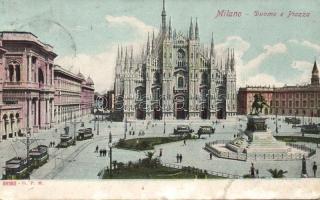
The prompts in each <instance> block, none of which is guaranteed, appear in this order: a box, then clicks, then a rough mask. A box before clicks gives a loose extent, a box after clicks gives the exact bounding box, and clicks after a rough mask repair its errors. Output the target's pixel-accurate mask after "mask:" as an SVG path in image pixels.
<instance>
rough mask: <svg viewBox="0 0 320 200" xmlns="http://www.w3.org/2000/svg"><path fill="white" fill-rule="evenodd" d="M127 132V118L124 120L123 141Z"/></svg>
mask: <svg viewBox="0 0 320 200" xmlns="http://www.w3.org/2000/svg"><path fill="white" fill-rule="evenodd" d="M127 130H128V120H127V117H126V118H125V120H124V139H126V138H127Z"/></svg>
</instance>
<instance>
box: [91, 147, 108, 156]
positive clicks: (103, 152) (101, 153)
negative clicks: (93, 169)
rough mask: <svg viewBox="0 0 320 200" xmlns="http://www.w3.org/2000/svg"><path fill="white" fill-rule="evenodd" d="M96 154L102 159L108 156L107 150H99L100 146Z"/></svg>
mask: <svg viewBox="0 0 320 200" xmlns="http://www.w3.org/2000/svg"><path fill="white" fill-rule="evenodd" d="M94 152H95V153H98V152H99V155H100V157H105V156H107V150H106V149H100V150H99V146H98V145H97V146H96V150H95V151H94Z"/></svg>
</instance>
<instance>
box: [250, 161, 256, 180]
mask: <svg viewBox="0 0 320 200" xmlns="http://www.w3.org/2000/svg"><path fill="white" fill-rule="evenodd" d="M254 173H255V169H254V166H253V163H251V167H250V175H251V178H254V177H255V175H254Z"/></svg>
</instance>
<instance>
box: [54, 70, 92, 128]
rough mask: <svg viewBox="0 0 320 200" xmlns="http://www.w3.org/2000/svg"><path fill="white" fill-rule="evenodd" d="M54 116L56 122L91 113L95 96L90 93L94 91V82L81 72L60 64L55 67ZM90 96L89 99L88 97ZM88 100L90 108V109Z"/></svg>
mask: <svg viewBox="0 0 320 200" xmlns="http://www.w3.org/2000/svg"><path fill="white" fill-rule="evenodd" d="M54 82H55V85H54V86H55V95H54V98H55V99H54V103H55V109H54V118H55V122H56V123H60V122H64V121H67V120H71V119H75V118H78V117H82V116H84V115H86V114H88V113H90V109H91V107H92V105H91V104H92V103H93V98H92V97H91V96H90V95H88V94H87V93H88V90H89V93H93V91H94V89H93V84H92V82H91V81H90V79H89V78H88V79H87V80H86V79H85V77H84V76H83V74H81V73H80V72H79V73H78V74H74V73H72V72H70V71H68V70H66V69H64V68H62V67H60V66H58V65H55V68H54ZM87 98H88V99H87ZM88 102H90V105H91V106H90V108H89V110H88Z"/></svg>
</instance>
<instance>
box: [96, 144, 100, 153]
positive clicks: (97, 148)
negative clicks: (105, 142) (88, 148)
mask: <svg viewBox="0 0 320 200" xmlns="http://www.w3.org/2000/svg"><path fill="white" fill-rule="evenodd" d="M98 151H99V147H98V145H97V146H96V151H95V152H96V153H98Z"/></svg>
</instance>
